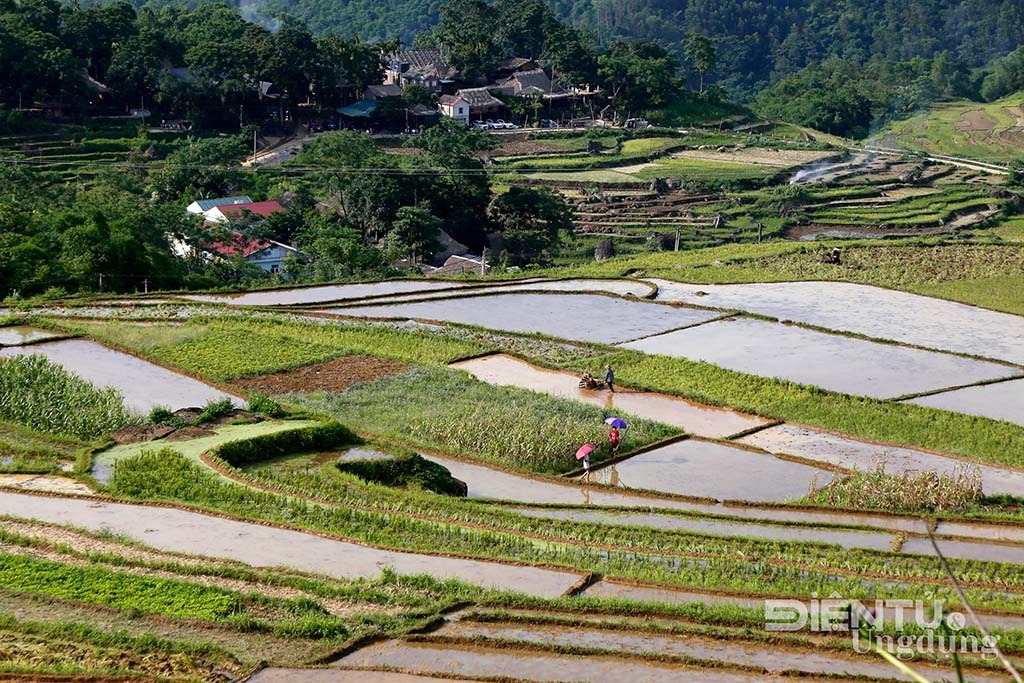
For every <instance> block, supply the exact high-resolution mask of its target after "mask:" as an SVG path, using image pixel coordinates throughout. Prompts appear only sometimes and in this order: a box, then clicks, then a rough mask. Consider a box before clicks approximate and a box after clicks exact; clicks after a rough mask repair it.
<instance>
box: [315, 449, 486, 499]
mask: <svg viewBox="0 0 1024 683" xmlns="http://www.w3.org/2000/svg"><path fill="white" fill-rule="evenodd" d="M334 466H335V467H337V468H338V469H339V470H340V471H342V472H347V473H348V474H352V475H355V476H356V477H359V478H360V479H362V480H364V481H369V482H373V483H376V484H383V485H384V486H394V487H400V488H409V489H416V490H422V491H432V492H434V493H441V494H444V495H446V496H459V495H465V494H466V488H465V486H463V485H460V484H459V483H458V482H457V481H456V480H455V478H454V477H452V473H451V472H449V471H448V468H447V467H444V466H443V465H439V464H437V463H436V462H431V461H430V460H427V459H426V458H424V457H423V456H422V455H419V454H418V453H413V454H411V455H407V456H404V457H399V458H386V459H380V460H352V461H342V462H338V463H335V464H334Z"/></svg>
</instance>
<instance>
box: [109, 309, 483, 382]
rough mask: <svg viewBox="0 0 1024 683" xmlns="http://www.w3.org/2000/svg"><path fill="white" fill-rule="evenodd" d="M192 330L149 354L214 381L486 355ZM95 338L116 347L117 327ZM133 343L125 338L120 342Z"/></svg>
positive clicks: (289, 325)
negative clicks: (342, 360)
mask: <svg viewBox="0 0 1024 683" xmlns="http://www.w3.org/2000/svg"><path fill="white" fill-rule="evenodd" d="M194 326H195V327H198V328H199V329H200V330H201V333H200V334H198V335H196V336H188V337H184V336H183V338H182V339H181V340H180V341H177V342H173V343H171V344H169V345H165V346H158V347H151V348H150V349H149V352H150V353H152V354H153V355H154V356H155V357H156V358H158V359H160V360H162V361H164V362H166V363H170V364H172V365H175V366H178V367H181V368H184V369H186V370H189V371H191V372H195V373H198V374H200V375H203V376H204V377H209V378H211V379H216V380H225V379H234V378H239V377H249V376H252V375H260V374H266V373H271V372H280V371H283V370H290V369H292V368H296V367H300V366H303V365H310V364H313V363H320V362H323V361H326V360H329V359H331V358H336V357H338V356H349V355H359V354H366V355H373V356H378V357H382V358H391V359H394V360H401V361H406V362H427V363H447V362H450V361H452V360H455V359H456V358H461V357H464V356H469V355H473V354H476V353H481V352H482V351H484V350H486V347H484V346H482V345H481V344H477V343H473V342H469V341H460V340H453V339H446V338H443V337H439V336H437V335H431V334H426V333H423V332H416V331H411V330H399V329H394V328H388V327H381V326H368V325H348V324H340V325H330V324H323V325H318V324H315V323H298V322H272V321H265V320H264V321H255V320H214V321H206V322H197V323H195V324H194ZM189 327H192V326H191V325H190V326H189ZM99 334H101V335H102V336H103V337H104V338H110V339H111V341H117V340H118V338H119V333H118V326H110V327H108V328H106V330H105V331H100V332H99ZM133 338H134V335H127V336H126V338H125V341H131V339H133Z"/></svg>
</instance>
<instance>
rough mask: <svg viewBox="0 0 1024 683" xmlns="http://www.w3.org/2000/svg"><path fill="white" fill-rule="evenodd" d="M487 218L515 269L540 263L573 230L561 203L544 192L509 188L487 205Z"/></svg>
mask: <svg viewBox="0 0 1024 683" xmlns="http://www.w3.org/2000/svg"><path fill="white" fill-rule="evenodd" d="M490 215H491V220H492V221H493V222H494V224H495V225H496V226H497V227H498V228H499V229H500V230H501V234H502V238H503V240H504V242H505V250H506V252H508V256H509V258H510V260H511V261H512V262H513V263H515V264H516V265H523V264H525V263H536V262H538V261H541V260H543V259H544V258H545V255H546V254H550V253H551V252H553V251H554V250H555V249H556V248H557V247H558V245H559V244H560V242H561V237H562V233H570V232H572V227H573V226H572V211H571V210H570V209H569V207H568V205H566V203H565V200H563V199H562V197H561V195H559V194H557V193H555V192H554V191H552V190H550V189H548V188H533V187H512V188H510V189H509V190H508V192H506V193H504V194H502V195H499V196H498V197H496V198H495V199H494V201H493V202H491V206H490Z"/></svg>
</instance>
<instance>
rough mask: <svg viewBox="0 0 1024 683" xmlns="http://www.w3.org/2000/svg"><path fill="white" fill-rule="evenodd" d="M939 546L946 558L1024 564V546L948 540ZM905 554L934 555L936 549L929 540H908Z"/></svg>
mask: <svg viewBox="0 0 1024 683" xmlns="http://www.w3.org/2000/svg"><path fill="white" fill-rule="evenodd" d="M938 544H939V550H941V551H942V554H943V555H945V556H946V557H956V558H962V559H967V560H986V561H989V562H1011V563H1013V564H1024V545H997V544H991V543H971V542H970V541H947V540H940V541H938ZM903 552H905V553H911V554H915V555H934V554H935V548H933V547H932V542H931V541H930V540H928V539H927V538H908V539H907V540H906V542H905V543H904V544H903Z"/></svg>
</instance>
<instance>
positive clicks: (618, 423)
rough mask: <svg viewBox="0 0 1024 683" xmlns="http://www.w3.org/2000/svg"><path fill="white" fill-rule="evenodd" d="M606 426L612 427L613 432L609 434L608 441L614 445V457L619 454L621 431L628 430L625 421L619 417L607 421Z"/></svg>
mask: <svg viewBox="0 0 1024 683" xmlns="http://www.w3.org/2000/svg"><path fill="white" fill-rule="evenodd" d="M605 424H607V425H608V426H610V427H611V431H609V432H608V440H609V441H610V442H611V444H612V456H613V457H614V456H616V455H618V454H619V430H620V429H627V428H628V427H627V425H626V422H625V420H623V419H621V418H618V417H609V418H608V419H607V420H605Z"/></svg>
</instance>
